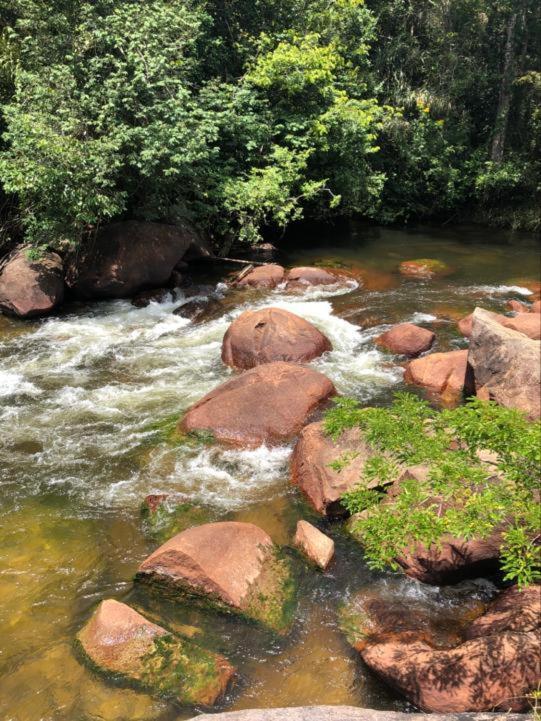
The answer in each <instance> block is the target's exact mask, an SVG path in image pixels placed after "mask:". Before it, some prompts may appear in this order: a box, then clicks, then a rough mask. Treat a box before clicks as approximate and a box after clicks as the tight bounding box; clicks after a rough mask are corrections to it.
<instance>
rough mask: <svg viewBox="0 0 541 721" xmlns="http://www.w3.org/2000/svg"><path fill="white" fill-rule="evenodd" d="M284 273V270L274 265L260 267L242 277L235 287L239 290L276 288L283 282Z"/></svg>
mask: <svg viewBox="0 0 541 721" xmlns="http://www.w3.org/2000/svg"><path fill="white" fill-rule="evenodd" d="M285 273H286V272H285V270H284V268H283V267H282V266H281V265H276V264H275V263H269V264H267V265H260V266H258V267H257V268H254V269H253V270H251V271H249V272H248V273H246V274H245V275H243V276H242V277H241V278H240V280H237V281H236V283H235V285H237V286H238V287H239V288H269V289H271V288H276V286H277V285H279V284H280V283H282V281H283V280H284V277H285Z"/></svg>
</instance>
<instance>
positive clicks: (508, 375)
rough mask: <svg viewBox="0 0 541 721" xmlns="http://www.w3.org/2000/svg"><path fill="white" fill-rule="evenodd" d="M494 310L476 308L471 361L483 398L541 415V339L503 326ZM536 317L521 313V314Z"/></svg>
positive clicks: (478, 389) (531, 415)
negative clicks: (540, 340) (533, 338)
mask: <svg viewBox="0 0 541 721" xmlns="http://www.w3.org/2000/svg"><path fill="white" fill-rule="evenodd" d="M492 316H493V314H492V313H489V312H487V311H486V310H483V309H482V308H476V309H475V311H474V313H473V328H472V334H471V339H470V350H469V356H468V362H469V365H470V367H471V368H472V369H473V376H474V382H475V390H476V392H477V395H478V396H479V397H480V398H483V399H485V400H493V401H495V402H496V403H499V404H500V405H502V406H505V407H507V408H516V409H518V410H521V411H523V412H524V413H526V414H527V415H528V417H529V418H531V419H532V420H535V419H538V418H540V417H541V343H540V342H539V341H538V340H532V339H531V338H527V337H526V336H525V335H523V334H522V333H519V332H518V331H516V330H513V329H511V328H508V327H504V326H502V324H501V323H499V322H498V320H496V319H494V318H493V317H492ZM528 317H537V318H541V316H540V315H539V314H532V315H531V316H530V314H527V315H526V314H522V315H520V316H517V317H516V318H515V319H514V320H518V318H528Z"/></svg>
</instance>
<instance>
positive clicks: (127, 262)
mask: <svg viewBox="0 0 541 721" xmlns="http://www.w3.org/2000/svg"><path fill="white" fill-rule="evenodd" d="M201 245H202V241H201V239H200V238H199V237H198V236H197V235H196V233H195V232H194V231H193V230H192V229H190V228H181V227H177V226H174V225H164V224H160V223H145V222H139V221H135V220H131V221H126V222H121V223H114V224H112V225H108V226H105V227H104V228H103V229H102V230H100V231H99V233H98V234H97V236H96V238H95V240H94V241H93V242H92V243H89V244H88V245H87V246H86V249H85V250H84V251H82V252H78V253H76V254H75V253H74V254H73V255H72V256H71V257H70V258H69V260H68V264H67V272H66V283H67V285H68V286H69V287H70V288H71V290H72V292H73V293H74V294H75V295H76V296H77V297H79V298H83V299H92V298H127V297H129V296H132V295H134V294H135V293H137V292H139V291H141V290H145V289H149V288H156V287H160V286H164V285H166V284H167V283H168V281H169V279H170V277H171V274H172V272H173V270H174V268H175V266H176V265H177V264H178V262H179V261H180V260H182V258H183V257H184V256H185V255H186V254H187V253H188V251H189V250H190V249H191V248H192V247H198V246H201Z"/></svg>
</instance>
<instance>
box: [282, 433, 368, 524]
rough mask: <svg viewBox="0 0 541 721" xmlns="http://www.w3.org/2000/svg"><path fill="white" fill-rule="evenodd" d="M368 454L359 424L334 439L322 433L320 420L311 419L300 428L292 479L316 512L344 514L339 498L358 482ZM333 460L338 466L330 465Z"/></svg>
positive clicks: (335, 514) (293, 457)
mask: <svg viewBox="0 0 541 721" xmlns="http://www.w3.org/2000/svg"><path fill="white" fill-rule="evenodd" d="M370 455H371V451H370V449H369V448H368V446H367V445H366V443H365V442H364V440H363V439H362V436H361V434H360V431H359V429H358V428H351V429H348V430H346V431H344V432H343V433H342V434H341V435H340V436H339V438H338V439H336V440H333V439H332V438H331V437H330V436H328V435H326V434H325V433H324V430H323V423H310V425H308V426H306V427H305V428H303V430H302V432H301V434H300V436H299V440H298V441H297V444H296V446H295V449H294V451H293V455H292V458H291V481H292V483H294V484H295V485H297V486H299V488H300V490H301V491H302V492H303V493H304V495H305V496H306V497H307V499H308V501H309V502H310V504H311V505H312V506H313V508H315V509H316V511H318V512H319V513H323V514H325V515H328V516H333V517H334V516H345V515H347V514H346V511H345V509H344V508H343V507H342V506H341V504H340V498H341V497H342V496H343V495H344V493H345V492H346V491H349V490H351V489H352V488H353V487H354V486H356V485H358V484H359V482H360V479H361V476H362V472H363V469H364V465H365V463H366V461H367V459H368V458H369V457H370ZM334 462H339V464H340V466H341V467H340V468H336V469H335V468H333V467H332V465H331V464H333V463H334ZM374 486H375V484H371V485H370V486H369V487H374Z"/></svg>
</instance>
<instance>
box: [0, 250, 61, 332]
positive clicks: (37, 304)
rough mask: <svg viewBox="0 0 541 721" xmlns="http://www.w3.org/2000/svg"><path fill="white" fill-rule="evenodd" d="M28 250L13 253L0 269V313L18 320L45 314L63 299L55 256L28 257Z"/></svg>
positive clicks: (58, 265) (44, 254)
mask: <svg viewBox="0 0 541 721" xmlns="http://www.w3.org/2000/svg"><path fill="white" fill-rule="evenodd" d="M28 251H29V248H21V249H20V250H17V251H15V252H14V253H13V254H12V255H11V256H10V257H9V258H7V260H5V261H4V265H3V267H2V268H0V310H1V311H3V312H4V313H6V314H8V315H15V316H18V317H19V318H35V317H37V316H42V315H46V314H47V313H50V312H51V311H52V310H54V309H55V308H56V307H58V306H59V305H60V304H61V303H62V301H63V299H64V279H63V269H62V259H61V258H60V256H59V255H57V254H56V253H43V254H42V256H41V257H40V258H39V259H37V260H31V259H29V258H28Z"/></svg>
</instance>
